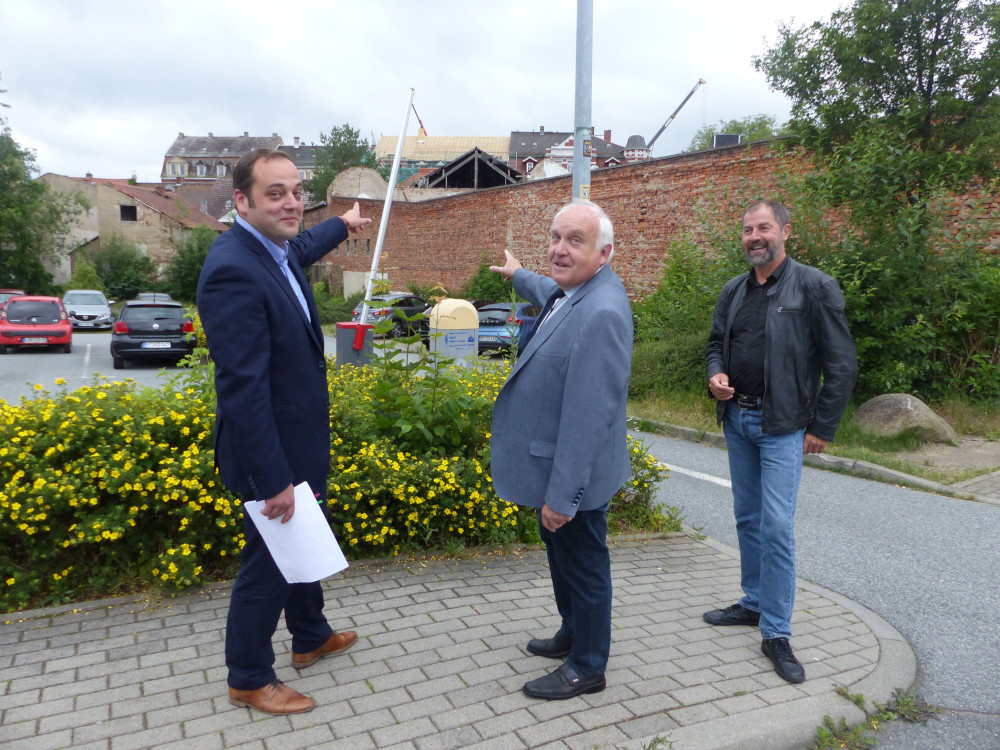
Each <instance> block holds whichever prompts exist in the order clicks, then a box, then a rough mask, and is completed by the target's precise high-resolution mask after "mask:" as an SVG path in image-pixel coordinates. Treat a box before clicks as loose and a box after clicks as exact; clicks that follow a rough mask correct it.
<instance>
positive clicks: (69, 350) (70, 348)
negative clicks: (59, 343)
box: [62, 342, 73, 354]
mask: <svg viewBox="0 0 1000 750" xmlns="http://www.w3.org/2000/svg"><path fill="white" fill-rule="evenodd" d="M62 350H63V354H72V353H73V342H70V343H68V344H63V348H62Z"/></svg>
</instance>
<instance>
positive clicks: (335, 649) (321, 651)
mask: <svg viewBox="0 0 1000 750" xmlns="http://www.w3.org/2000/svg"><path fill="white" fill-rule="evenodd" d="M356 640H358V634H357V633H355V632H354V631H353V630H345V631H344V632H343V633H334V634H333V635H331V636H330V638H329V639H328V640H327V642H326V643H324V644H323V645H322V646H320V647H319V648H318V649H316V650H315V651H310V652H309V653H308V654H296V653H293V654H292V666H293V667H295V668H296V669H304V668H305V667H311V666H312V665H313V664H315V663H316V662H318V661H319V660H320V657H322V656H326V655H327V654H340V653H343V652H344V651H347V649H349V648H350V647H351V646H353V645H354V642H355V641H356Z"/></svg>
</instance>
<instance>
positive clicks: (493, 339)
mask: <svg viewBox="0 0 1000 750" xmlns="http://www.w3.org/2000/svg"><path fill="white" fill-rule="evenodd" d="M479 340H480V341H498V339H497V337H496V336H480V337H479Z"/></svg>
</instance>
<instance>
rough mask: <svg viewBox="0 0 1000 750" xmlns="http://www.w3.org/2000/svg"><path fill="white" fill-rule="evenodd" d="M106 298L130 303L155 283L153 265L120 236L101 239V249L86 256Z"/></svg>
mask: <svg viewBox="0 0 1000 750" xmlns="http://www.w3.org/2000/svg"><path fill="white" fill-rule="evenodd" d="M89 260H90V261H91V262H92V263H93V264H94V269H95V270H96V271H97V275H98V276H100V277H101V280H102V281H103V282H104V288H105V289H106V290H107V293H108V295H109V296H111V297H112V298H114V299H116V300H123V299H133V298H134V297H135V295H136V294H138V293H139V292H141V291H144V290H146V289H148V288H149V286H150V285H151V284H152V283H153V282H154V280H155V279H154V277H155V275H156V265H155V264H154V263H153V261H152V260H151V259H150V258H149V256H147V255H146V254H145V253H143V252H142V251H141V250H140V249H139V248H138V247H137V246H136V245H135V244H134V243H132V242H129V241H127V240H126V239H124V238H123V237H122V236H121V235H117V234H112V235H110V236H108V237H102V238H101V247H100V249H98V250H97V251H96V252H94V253H93V254H90V255H89Z"/></svg>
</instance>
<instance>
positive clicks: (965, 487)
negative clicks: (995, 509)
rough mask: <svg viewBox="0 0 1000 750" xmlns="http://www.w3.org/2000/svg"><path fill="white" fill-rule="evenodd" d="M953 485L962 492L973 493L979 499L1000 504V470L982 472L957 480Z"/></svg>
mask: <svg viewBox="0 0 1000 750" xmlns="http://www.w3.org/2000/svg"><path fill="white" fill-rule="evenodd" d="M952 487H953V488H954V489H956V490H958V491H960V492H968V493H971V494H972V495H973V496H974V497H975V498H976V499H977V500H981V501H982V502H987V503H993V504H994V505H1000V471H994V472H993V473H991V474H981V475H979V476H978V477H973V478H972V479H966V480H965V481H964V482H957V483H956V484H954V485H952Z"/></svg>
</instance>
